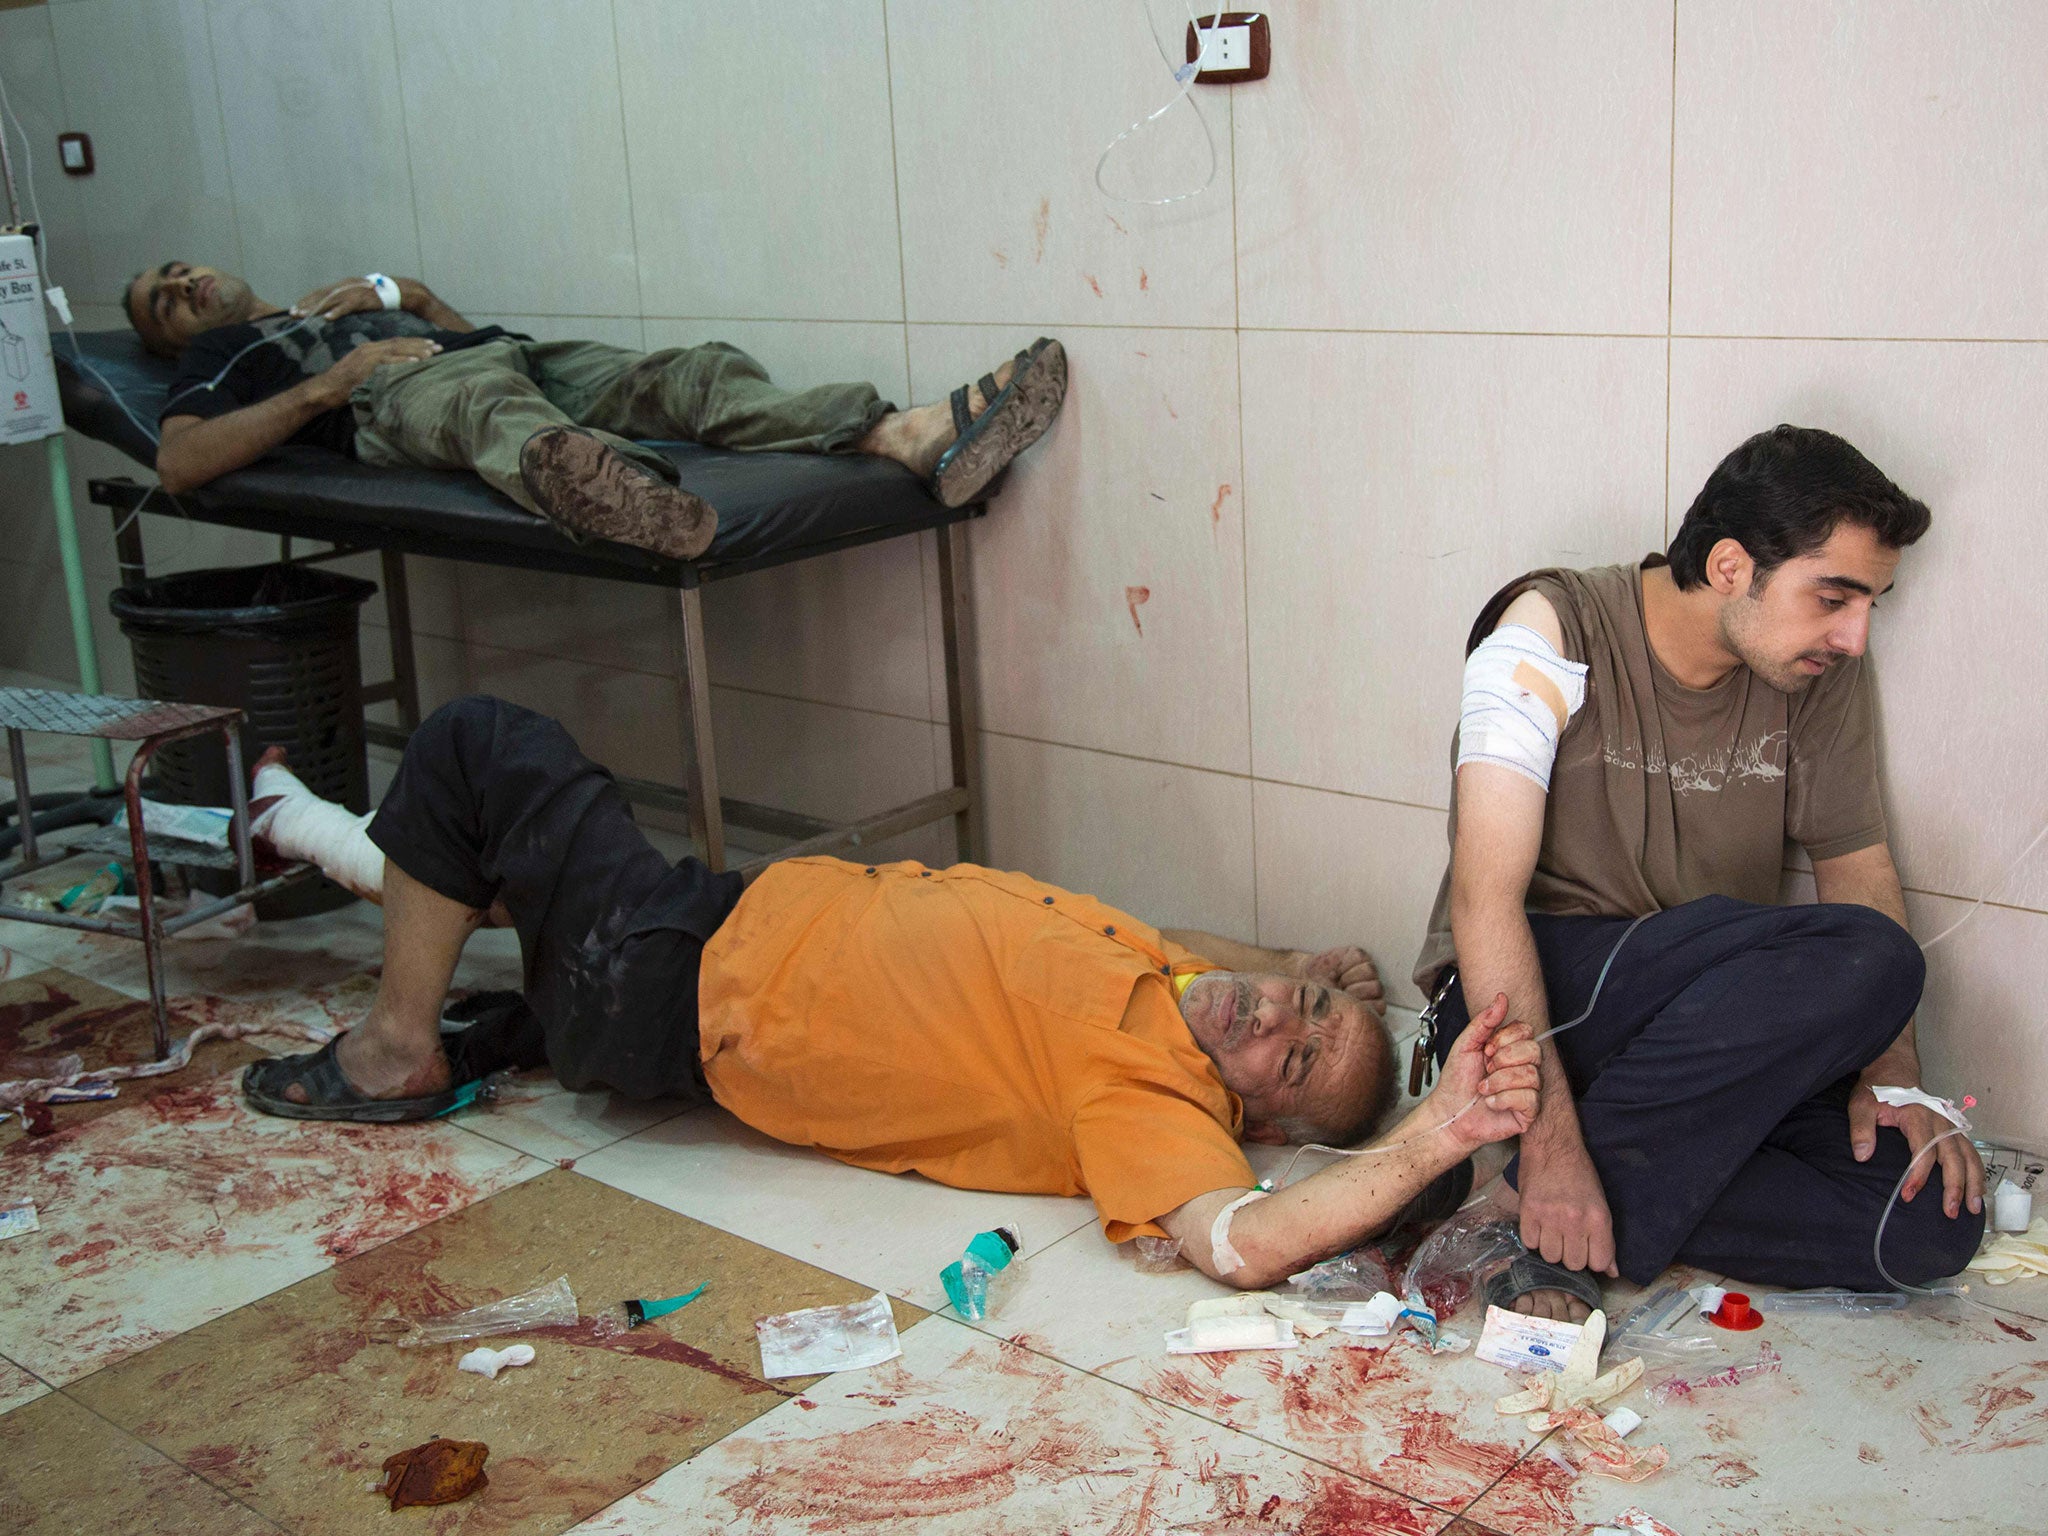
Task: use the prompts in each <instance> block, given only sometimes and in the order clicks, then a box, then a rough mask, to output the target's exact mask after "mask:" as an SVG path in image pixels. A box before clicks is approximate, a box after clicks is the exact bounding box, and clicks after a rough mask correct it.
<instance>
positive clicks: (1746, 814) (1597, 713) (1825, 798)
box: [1415, 555, 1886, 991]
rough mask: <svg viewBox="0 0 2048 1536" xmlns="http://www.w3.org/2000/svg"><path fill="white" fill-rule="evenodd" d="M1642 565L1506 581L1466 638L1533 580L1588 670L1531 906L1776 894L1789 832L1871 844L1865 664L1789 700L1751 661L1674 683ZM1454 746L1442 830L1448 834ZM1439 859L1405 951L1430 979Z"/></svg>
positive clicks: (1437, 934) (1880, 811) (1873, 822)
mask: <svg viewBox="0 0 2048 1536" xmlns="http://www.w3.org/2000/svg"><path fill="white" fill-rule="evenodd" d="M1663 563H1664V562H1663V557H1662V556H1659V555H1652V556H1650V557H1649V558H1648V559H1647V560H1645V561H1644V562H1643V565H1642V566H1641V567H1637V566H1633V565H1609V566H1601V567H1599V568H1598V569H1595V570H1589V571H1566V570H1545V571H1536V572H1533V573H1531V574H1530V575H1527V576H1524V577H1521V578H1520V579H1518V580H1516V581H1513V582H1511V583H1509V584H1508V585H1507V586H1506V587H1504V588H1502V589H1501V591H1500V592H1498V593H1497V594H1495V596H1494V598H1493V599H1492V601H1491V602H1489V603H1488V604H1487V605H1486V607H1485V609H1484V610H1483V611H1482V612H1481V613H1480V616H1479V621H1478V623H1476V624H1475V625H1474V626H1473V628H1472V635H1471V638H1470V639H1469V640H1468V641H1467V643H1466V650H1467V653H1468V654H1469V653H1470V651H1471V649H1472V647H1474V646H1476V645H1478V643H1479V642H1480V641H1481V640H1483V639H1485V638H1486V636H1488V635H1489V634H1491V633H1492V632H1493V630H1494V627H1495V625H1497V624H1498V623H1499V622H1500V616H1501V613H1502V611H1503V610H1504V609H1505V608H1506V607H1507V606H1508V604H1509V603H1511V602H1513V601H1514V599H1515V598H1517V597H1519V596H1520V595H1521V594H1522V593H1524V592H1526V591H1530V590H1534V591H1537V592H1540V593H1542V594H1543V596H1544V597H1546V598H1548V599H1549V600H1550V605H1551V606H1552V607H1553V608H1555V609H1556V610H1557V617H1558V622H1559V624H1560V625H1561V626H1562V627H1563V630H1564V647H1563V651H1564V656H1565V658H1566V659H1567V660H1569V661H1576V662H1583V663H1584V664H1585V665H1586V667H1587V675H1586V702H1585V704H1584V706H1583V707H1582V708H1581V709H1580V710H1579V712H1578V713H1577V714H1576V715H1574V716H1572V719H1571V723H1570V724H1569V725H1567V726H1566V727H1565V730H1564V735H1563V737H1562V738H1561V739H1560V740H1559V742H1558V748H1557V763H1556V765H1555V767H1553V768H1552V770H1551V775H1550V799H1549V802H1548V804H1546V806H1545V807H1544V812H1543V847H1542V850H1541V851H1540V852H1539V853H1538V855H1537V859H1536V873H1535V875H1534V877H1533V878H1532V879H1531V880H1530V882H1529V894H1528V898H1527V907H1528V910H1529V911H1531V912H1547V913H1557V914H1581V915H1587V916H1596V917H1636V916H1640V915H1641V914H1643V913H1645V912H1658V911H1663V910H1665V909H1666V908H1669V907H1675V906H1680V905H1682V904H1683V903H1685V902H1688V901H1696V900H1698V899H1699V898H1700V897H1702V896H1713V895H1721V896H1733V897H1736V898H1738V899H1740V900H1742V901H1755V902H1773V901H1776V900H1777V898H1778V884H1779V876H1780V871H1781V870H1782V869H1783V866H1784V861H1785V844H1786V842H1787V840H1788V839H1789V840H1790V841H1793V842H1797V843H1799V844H1800V845H1801V846H1803V847H1804V848H1805V849H1806V851H1807V853H1808V854H1809V855H1810V856H1811V857H1813V858H1815V859H1831V858H1835V857H1837V856H1838V855H1841V854H1845V853H1854V852H1855V851H1856V850H1857V849H1859V848H1868V847H1870V846H1871V845H1872V844H1875V843H1881V842H1883V841H1885V836H1886V834H1885V821H1884V806H1883V804H1882V802H1881V800H1880V799H1879V795H1878V787H1877V739H1876V721H1875V718H1874V716H1873V712H1872V708H1871V700H1870V690H1871V684H1870V669H1869V668H1868V666H1866V665H1865V664H1864V663H1863V661H1862V660H1860V659H1853V658H1852V659H1850V660H1846V661H1840V662H1837V663H1836V664H1835V665H1834V666H1832V667H1830V668H1828V670H1827V671H1826V672H1824V673H1822V674H1821V676H1819V677H1818V678H1816V679H1814V681H1813V684H1812V686H1811V687H1809V688H1807V689H1806V690H1805V691H1804V692H1802V693H1797V694H1790V693H1781V692H1779V691H1778V690H1777V689H1776V688H1773V687H1771V685H1770V684H1768V683H1766V682H1765V681H1764V680H1763V679H1762V678H1760V677H1758V676H1757V675H1756V674H1755V673H1754V672H1752V671H1750V670H1749V668H1747V667H1737V668H1736V669H1735V670H1734V671H1733V672H1731V673H1730V674H1729V675H1728V676H1727V677H1725V678H1723V679H1722V680H1721V681H1720V682H1718V683H1716V684H1715V685H1714V686H1713V687H1711V688H1687V687H1685V686H1684V685H1682V684H1681V683H1679V682H1678V680H1677V679H1676V678H1674V677H1672V676H1671V674H1670V673H1669V672H1667V671H1665V670H1664V668H1663V666H1662V665H1661V664H1660V663H1659V662H1658V661H1657V658H1656V657H1655V655H1653V654H1652V653H1651V650H1650V642H1649V636H1648V633H1647V631H1646V630H1645V628H1644V625H1643V584H1642V570H1643V569H1646V568H1648V567H1649V566H1651V565H1661V564H1663ZM1457 761H1458V744H1457V739H1456V735H1455V733H1454V734H1453V737H1452V741H1451V764H1452V780H1451V785H1452V789H1451V837H1452V839H1453V844H1454V846H1455V840H1456V837H1457V816H1458V802H1457V776H1456V775H1457ZM1450 904H1451V876H1450V870H1449V868H1448V867H1446V869H1445V871H1444V878H1443V883H1442V884H1441V885H1440V886H1439V887H1438V889H1437V897H1436V907H1435V910H1434V911H1432V912H1431V914H1430V919H1429V937H1428V938H1427V939H1426V940H1425V941H1424V943H1423V947H1422V955H1421V957H1420V958H1419V959H1418V960H1417V961H1416V965H1415V980H1416V984H1417V985H1418V986H1420V987H1422V988H1423V989H1424V990H1425V991H1428V990H1432V989H1433V988H1434V985H1435V981H1436V978H1437V976H1438V975H1439V973H1440V972H1441V971H1442V969H1443V968H1444V966H1445V965H1447V964H1448V963H1449V962H1450V961H1451V960H1452V959H1453V952H1452V947H1451V918H1450Z"/></svg>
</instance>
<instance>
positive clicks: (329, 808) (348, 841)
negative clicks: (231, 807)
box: [249, 747, 384, 901]
mask: <svg viewBox="0 0 2048 1536" xmlns="http://www.w3.org/2000/svg"><path fill="white" fill-rule="evenodd" d="M249 811H250V818H249V832H250V834H251V835H252V836H254V837H260V838H262V839H263V840H264V841H265V842H267V843H268V844H270V846H271V847H272V848H274V849H276V850H277V852H278V854H279V855H280V856H281V857H283V858H286V859H303V860H305V861H306V862H308V863H311V864H317V865H318V866H319V867H320V873H322V874H323V875H325V876H327V878H328V879H330V880H332V881H334V883H335V884H337V885H344V886H347V887H348V888H349V889H350V890H351V891H354V892H355V893H356V894H357V895H358V896H361V897H363V898H364V899H365V900H367V901H381V900H382V898H383V895H384V850H383V849H381V848H379V847H378V846H377V845H376V844H375V843H373V842H371V841H370V833H369V825H370V817H371V816H373V815H375V814H376V813H375V812H374V811H372V812H368V813H365V814H364V815H361V816H357V815H355V814H354V813H352V812H350V811H348V810H345V809H343V808H342V807H341V806H338V805H336V804H334V803H333V802H332V801H331V800H322V799H321V798H320V797H319V796H318V795H316V794H314V793H313V791H312V790H310V789H308V788H307V787H306V786H305V784H304V782H303V781H302V780H301V779H300V778H299V776H298V775H297V774H295V773H293V772H292V771H291V769H289V768H287V767H285V765H284V753H283V752H282V750H280V749H279V748H277V747H272V748H271V749H270V750H269V751H267V752H265V753H264V754H263V756H262V757H261V758H259V759H258V760H257V763H256V777H255V781H254V784H253V786H252V789H251V793H250V799H249Z"/></svg>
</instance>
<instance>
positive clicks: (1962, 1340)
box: [1468, 1286, 2048, 1536]
mask: <svg viewBox="0 0 2048 1536" xmlns="http://www.w3.org/2000/svg"><path fill="white" fill-rule="evenodd" d="M1752 1289H1757V1288H1752ZM2012 1289H2013V1290H2020V1289H2022V1288H2021V1287H2017V1286H2016V1287H2013V1288H2012ZM2004 1299H2005V1298H2000V1300H2001V1301H2003V1300H2004ZM2019 1304H2020V1305H2024V1303H2019ZM1766 1317H1767V1321H1766V1323H1765V1325H1764V1327H1763V1328H1762V1329H1761V1330H1759V1331H1756V1332H1752V1333H1745V1334H1739V1335H1730V1336H1729V1337H1728V1342H1727V1347H1726V1350H1725V1352H1724V1353H1723V1354H1722V1355H1721V1356H1719V1357H1717V1358H1716V1359H1715V1360H1713V1361H1710V1362H1708V1363H1707V1364H1706V1365H1704V1366H1703V1367H1687V1368H1686V1369H1685V1370H1683V1371H1675V1370H1673V1369H1671V1368H1669V1367H1666V1368H1663V1369H1660V1370H1653V1371H1651V1372H1649V1373H1648V1375H1647V1376H1646V1378H1645V1380H1646V1382H1647V1383H1649V1384H1652V1385H1654V1384H1655V1383H1657V1382H1658V1381H1660V1380H1661V1379H1663V1378H1665V1377H1667V1376H1672V1375H1683V1376H1688V1377H1691V1376H1697V1375H1702V1374H1707V1373H1711V1372H1712V1371H1713V1370H1714V1369H1716V1368H1717V1367H1718V1366H1722V1365H1726V1364H1731V1363H1739V1362H1743V1361H1749V1360H1753V1359H1755V1358H1756V1357H1757V1354H1758V1344H1759V1342H1768V1343H1769V1344H1770V1345H1771V1347H1772V1348H1773V1349H1775V1350H1776V1351H1777V1352H1778V1353H1779V1355H1780V1356H1781V1357H1782V1359H1783V1361H1784V1365H1783V1368H1782V1371H1781V1373H1780V1374H1777V1375H1762V1376H1756V1377H1752V1378H1750V1379H1749V1380H1746V1381H1743V1382H1740V1383H1739V1384H1737V1385H1734V1386H1725V1387H1703V1388H1701V1389H1700V1390H1698V1391H1696V1392H1693V1393H1692V1394H1690V1395H1689V1396H1687V1397H1685V1398H1683V1399H1681V1400H1679V1401H1675V1402H1672V1403H1668V1404H1666V1405H1664V1406H1662V1407H1658V1406H1653V1405H1651V1404H1650V1403H1649V1401H1648V1400H1647V1396H1646V1392H1645V1390H1644V1388H1641V1387H1638V1388H1637V1389H1635V1390H1634V1391H1632V1392H1630V1393H1629V1394H1628V1395H1627V1396H1625V1397H1623V1398H1621V1399H1620V1400H1619V1401H1620V1402H1621V1403H1622V1404H1623V1405H1625V1406H1628V1407H1631V1408H1634V1409H1636V1410H1637V1411H1639V1412H1640V1413H1642V1415H1643V1424H1642V1427H1641V1428H1639V1429H1637V1430H1636V1431H1635V1432H1634V1433H1633V1434H1631V1435H1630V1436H1629V1444H1630V1445H1631V1446H1635V1447H1647V1446H1652V1445H1662V1446H1664V1447H1666V1448H1667V1449H1668V1450H1669V1452H1670V1455H1671V1462H1670V1465H1669V1466H1668V1467H1667V1468H1666V1469H1665V1470H1664V1471H1663V1472H1661V1473H1659V1474H1657V1475H1656V1476H1655V1477H1654V1478H1652V1479H1650V1480H1649V1481H1647V1482H1644V1483H1640V1484H1637V1485H1634V1486H1623V1485H1622V1484H1619V1483H1613V1482H1608V1481H1605V1480H1603V1479H1601V1478H1598V1477H1593V1476H1585V1475H1580V1474H1576V1473H1574V1472H1572V1471H1570V1470H1568V1469H1567V1468H1565V1467H1563V1466H1560V1465H1558V1464H1557V1463H1556V1462H1555V1461H1553V1460H1551V1459H1548V1458H1547V1457H1545V1456H1543V1455H1540V1454H1539V1455H1537V1456H1532V1457H1531V1458H1529V1459H1528V1460H1527V1461H1526V1462H1524V1463H1523V1464H1522V1466H1520V1467H1519V1468H1517V1469H1516V1470H1515V1471H1514V1472H1513V1473H1512V1474H1510V1475H1509V1476H1508V1477H1507V1478H1505V1479H1503V1480H1502V1481H1501V1482H1500V1483H1499V1484H1498V1485H1497V1486H1495V1487H1494V1488H1493V1489H1491V1490H1490V1491H1489V1492H1488V1493H1487V1494H1486V1495H1485V1496H1484V1497H1482V1498H1481V1499H1480V1500H1479V1501H1478V1502H1477V1503H1476V1504H1474V1505H1473V1506H1472V1508H1471V1509H1470V1510H1469V1511H1468V1513H1469V1515H1470V1517H1471V1518H1472V1519H1474V1520H1478V1521H1480V1522H1482V1523H1483V1524H1485V1525H1488V1526H1491V1527H1494V1528H1496V1529H1498V1530H1500V1531H1502V1532H1505V1533H1507V1536H1550V1533H1552V1532H1556V1531H1560V1530H1567V1531H1568V1530H1575V1529H1577V1528H1578V1526H1577V1522H1599V1521H1606V1520H1611V1519H1612V1518H1613V1517H1614V1516H1615V1515H1616V1514H1617V1513H1619V1512H1620V1511H1621V1510H1622V1509H1624V1508H1626V1507H1627V1506H1629V1505H1639V1506H1641V1507H1642V1508H1643V1509H1645V1510H1647V1511H1648V1512H1649V1513H1650V1514H1652V1515H1654V1516H1656V1517H1657V1518H1658V1519H1659V1520H1661V1521H1663V1522H1664V1523H1665V1524H1667V1525H1669V1526H1670V1527H1671V1528H1672V1529H1673V1530H1675V1531H1679V1532H1681V1533H1683V1536H1750V1533H1754V1532H1769V1533H1771V1536H1919V1533H1921V1532H1925V1531H1937V1530H1944V1531H1968V1532H1970V1533H1971V1536H2021V1533H2022V1532H2038V1531H2039V1530H2040V1529H2041V1528H2042V1522H2041V1515H2040V1511H2039V1510H2038V1509H2037V1508H2035V1507H2034V1502H2035V1500H2036V1499H2037V1497H2038V1490H2040V1489H2042V1488H2044V1487H2048V1343H2044V1342H2042V1340H2043V1339H2048V1327H2037V1326H2036V1325H2034V1324H2031V1323H2020V1324H2012V1323H2009V1324H2007V1326H2008V1327H2013V1328H2017V1329H2018V1330H2019V1331H2018V1333H2009V1332H2007V1331H2006V1329H2005V1328H2002V1327H2000V1326H1999V1324H1998V1321H1997V1320H1996V1319H1993V1318H1990V1317H1987V1316H1986V1315H1985V1314H1983V1313H1981V1312H1972V1311H1965V1310H1962V1309H1960V1308H1959V1306H1958V1304H1956V1303H1953V1302H1919V1303H1916V1304H1915V1306H1914V1308H1913V1309H1912V1311H1910V1312H1886V1313H1880V1314H1877V1315H1875V1316H1863V1317H1844V1316H1841V1315H1839V1314H1835V1315H1829V1316H1818V1315H1806V1316H1802V1317H1799V1318H1797V1319H1796V1320H1793V1321H1784V1320H1783V1319H1782V1315H1780V1314H1766ZM2028 1333H2032V1334H2034V1335H2035V1337H2034V1338H2032V1339H2029V1338H2027V1337H2024V1335H2025V1334H2028ZM1546 1449H1548V1447H1547V1446H1546Z"/></svg>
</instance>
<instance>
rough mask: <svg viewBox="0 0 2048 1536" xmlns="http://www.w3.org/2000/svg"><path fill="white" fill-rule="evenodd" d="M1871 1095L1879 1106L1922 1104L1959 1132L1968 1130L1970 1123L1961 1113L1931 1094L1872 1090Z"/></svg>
mask: <svg viewBox="0 0 2048 1536" xmlns="http://www.w3.org/2000/svg"><path fill="white" fill-rule="evenodd" d="M1870 1091H1871V1094H1872V1095H1873V1096H1874V1097H1875V1098H1876V1099H1877V1102H1878V1103H1880V1104H1887V1105H1890V1106H1891V1107H1892V1108H1893V1109H1899V1108H1902V1107H1904V1106H1905V1105H1907V1104H1924V1105H1926V1106H1927V1108H1929V1109H1931V1110H1933V1111H1934V1112H1935V1113H1936V1114H1937V1115H1939V1116H1941V1117H1942V1119H1944V1120H1946V1121H1948V1122H1949V1123H1950V1124H1951V1125H1954V1126H1956V1127H1958V1128H1959V1129H1961V1130H1965V1131H1967V1130H1969V1129H1970V1122H1969V1121H1968V1120H1965V1119H1964V1118H1963V1112H1962V1111H1961V1110H1960V1109H1957V1108H1956V1107H1955V1105H1954V1104H1953V1103H1952V1102H1951V1101H1949V1100H1948V1099H1937V1098H1936V1097H1935V1096H1934V1095H1933V1094H1931V1093H1927V1092H1925V1091H1923V1090H1921V1089H1919V1088H1890V1087H1886V1088H1873V1089H1871V1090H1870Z"/></svg>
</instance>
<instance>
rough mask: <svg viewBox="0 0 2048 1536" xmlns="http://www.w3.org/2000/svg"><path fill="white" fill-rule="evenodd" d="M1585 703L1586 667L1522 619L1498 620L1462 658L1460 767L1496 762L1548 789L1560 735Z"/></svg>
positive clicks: (1459, 723)
mask: <svg viewBox="0 0 2048 1536" xmlns="http://www.w3.org/2000/svg"><path fill="white" fill-rule="evenodd" d="M1585 702H1586V668H1585V667H1584V665H1582V664H1581V663H1579V662H1575V661H1566V660H1565V659H1564V658H1563V657H1562V656H1560V655H1558V653H1557V648H1556V647H1555V646H1553V645H1552V644H1551V643H1550V642H1549V641H1548V640H1547V639H1545V638H1544V637H1543V636H1542V635H1540V634H1538V633H1537V632H1536V631H1535V630H1533V629H1531V628H1529V626H1528V625H1526V624H1503V625H1501V627H1500V628H1499V629H1496V630H1495V631H1494V632H1493V633H1492V634H1490V635H1488V636H1487V637H1486V638H1485V639H1484V640H1482V641H1480V642H1479V644H1478V645H1477V646H1475V647H1474V648H1473V651H1472V654H1471V655H1470V656H1468V657H1466V658H1465V697H1464V703H1463V705H1462V707H1461V710H1460V713H1459V717H1458V766H1459V767H1460V768H1462V767H1464V766H1465V765H1466V764H1467V763H1474V762H1477V763H1498V764H1499V765H1500V766H1501V767H1503V768H1509V769H1512V770H1513V771H1514V772H1516V773H1519V774H1521V775H1522V776H1523V777H1525V778H1529V779H1533V780H1534V781H1535V782H1536V783H1538V784H1540V785H1542V786H1543V788H1544V789H1546V790H1547V789H1549V788H1550V769H1551V765H1552V764H1554V763H1555V762H1556V761H1557V743H1558V738H1559V737H1561V736H1563V735H1564V728H1565V726H1566V725H1568V724H1570V722H1571V718H1572V716H1573V715H1575V714H1577V713H1578V712H1579V710H1580V708H1581V706H1583V705H1584V704H1585Z"/></svg>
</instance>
